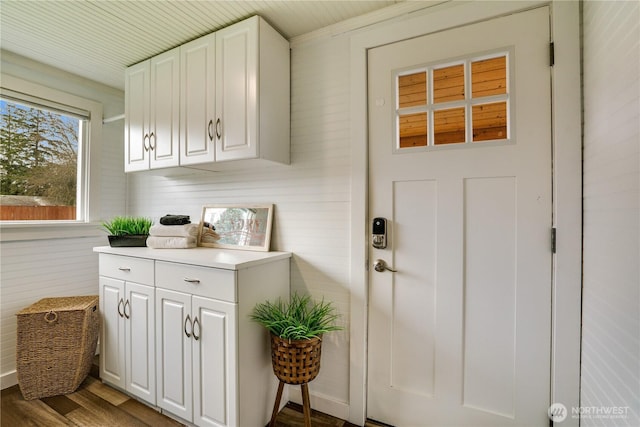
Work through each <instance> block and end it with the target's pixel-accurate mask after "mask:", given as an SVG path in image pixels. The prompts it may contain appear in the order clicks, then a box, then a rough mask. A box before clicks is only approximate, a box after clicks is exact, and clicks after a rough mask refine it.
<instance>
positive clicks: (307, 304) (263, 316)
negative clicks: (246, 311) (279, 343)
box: [251, 293, 343, 340]
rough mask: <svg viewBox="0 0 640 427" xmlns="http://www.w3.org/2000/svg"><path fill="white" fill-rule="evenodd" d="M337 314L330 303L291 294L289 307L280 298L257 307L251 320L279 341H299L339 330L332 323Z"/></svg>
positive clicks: (338, 327)
mask: <svg viewBox="0 0 640 427" xmlns="http://www.w3.org/2000/svg"><path fill="white" fill-rule="evenodd" d="M337 318H338V314H337V313H336V311H335V308H334V307H333V305H332V304H331V303H330V302H325V301H324V299H323V300H322V301H321V302H316V301H312V300H311V297H310V296H308V295H307V296H300V295H298V294H296V293H294V294H293V295H292V296H291V299H290V301H289V303H286V302H283V301H282V300H281V299H280V298H279V299H278V300H277V301H276V302H273V303H272V302H270V301H266V302H263V303H260V304H257V305H256V306H255V307H254V309H253V313H252V314H251V319H252V320H254V321H255V322H258V323H260V324H261V325H262V326H264V327H265V328H267V329H268V330H269V332H271V333H273V334H274V335H277V336H279V337H280V338H283V339H289V340H303V339H311V338H315V337H319V336H320V335H322V334H324V333H327V332H331V331H339V330H341V329H343V328H342V327H341V326H337V325H336V324H335V321H336V320H337Z"/></svg>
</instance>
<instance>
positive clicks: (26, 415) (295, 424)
mask: <svg viewBox="0 0 640 427" xmlns="http://www.w3.org/2000/svg"><path fill="white" fill-rule="evenodd" d="M96 368H97V366H96V367H94V369H93V370H92V372H91V374H90V375H89V376H88V377H87V379H86V380H85V381H84V382H83V383H82V384H81V385H80V387H79V388H78V390H76V391H75V392H74V393H71V394H67V395H64V396H54V397H47V398H42V399H36V400H24V398H23V397H22V393H21V392H20V389H19V387H18V386H17V385H16V386H13V387H9V388H7V389H5V390H2V394H1V396H2V397H1V400H2V407H1V411H0V424H1V426H2V427H22V426H34V427H39V426H42V427H57V426H82V427H116V426H117V427H129V426H131V427H138V426H140V427H144V426H153V427H178V426H183V424H181V423H179V422H177V421H175V420H173V419H171V418H169V417H166V416H164V415H162V414H160V413H159V412H157V411H155V410H153V409H152V408H150V407H148V406H146V405H144V404H142V403H140V402H138V401H137V400H135V399H132V398H130V397H128V396H127V395H125V394H124V393H121V392H120V391H118V390H115V389H113V388H111V387H109V386H107V385H105V384H103V383H102V382H101V381H100V380H99V379H98V371H97V369H96ZM311 423H312V425H313V426H314V427H355V426H354V425H353V424H351V423H348V422H346V421H344V420H340V419H338V418H335V417H332V416H330V415H327V414H323V413H321V412H318V411H313V413H312V417H311ZM276 425H277V426H278V427H301V426H304V419H303V415H302V407H301V406H300V405H297V404H295V403H291V402H290V403H288V404H287V406H286V407H285V408H284V409H283V410H282V411H281V412H280V413H279V414H278V418H277V421H276ZM365 426H366V427H376V426H383V425H382V424H377V423H374V422H369V421H368V422H367V424H365ZM240 427H261V426H240Z"/></svg>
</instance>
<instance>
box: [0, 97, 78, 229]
mask: <svg viewBox="0 0 640 427" xmlns="http://www.w3.org/2000/svg"><path fill="white" fill-rule="evenodd" d="M0 113H1V114H0V194H1V196H0V198H1V203H0V204H1V209H0V215H1V216H0V219H2V220H74V219H76V203H77V194H78V154H79V144H78V143H79V139H80V137H79V136H80V135H81V131H82V126H83V120H81V119H78V118H76V117H73V116H72V115H65V114H63V113H60V112H54V111H50V110H46V109H43V108H38V107H35V106H30V105H22V104H19V103H17V102H14V101H12V100H5V99H2V100H0Z"/></svg>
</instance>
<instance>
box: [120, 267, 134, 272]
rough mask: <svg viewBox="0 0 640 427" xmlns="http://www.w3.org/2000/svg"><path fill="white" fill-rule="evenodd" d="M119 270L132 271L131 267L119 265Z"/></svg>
mask: <svg viewBox="0 0 640 427" xmlns="http://www.w3.org/2000/svg"><path fill="white" fill-rule="evenodd" d="M118 270H120V271H126V272H129V271H131V268H129V267H118Z"/></svg>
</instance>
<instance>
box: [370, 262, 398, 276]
mask: <svg viewBox="0 0 640 427" xmlns="http://www.w3.org/2000/svg"><path fill="white" fill-rule="evenodd" d="M373 269H374V270H375V271H377V272H379V273H381V272H383V271H385V270H387V271H391V272H392V273H395V272H396V270H394V269H393V268H391V267H389V266H388V265H387V262H386V261H385V260H383V259H377V260H376V261H375V262H374V263H373Z"/></svg>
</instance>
